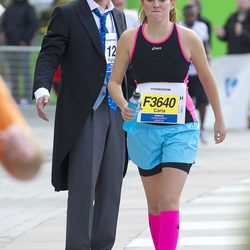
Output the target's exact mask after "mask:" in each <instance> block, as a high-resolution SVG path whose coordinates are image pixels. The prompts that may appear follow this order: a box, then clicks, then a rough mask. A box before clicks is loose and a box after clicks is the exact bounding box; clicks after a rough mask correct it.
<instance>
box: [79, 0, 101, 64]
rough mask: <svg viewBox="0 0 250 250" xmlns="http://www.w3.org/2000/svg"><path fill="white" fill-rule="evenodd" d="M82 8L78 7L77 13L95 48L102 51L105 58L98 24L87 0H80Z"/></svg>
mask: <svg viewBox="0 0 250 250" xmlns="http://www.w3.org/2000/svg"><path fill="white" fill-rule="evenodd" d="M79 4H80V8H78V9H77V15H78V17H79V19H80V21H81V23H82V24H83V26H84V27H85V29H86V30H87V32H88V35H89V37H90V38H91V40H92V42H93V44H94V46H95V48H96V49H97V51H98V52H99V53H100V55H101V56H102V57H103V58H104V59H105V55H104V52H103V49H102V43H101V39H100V34H99V31H98V28H97V26H96V22H95V19H94V18H93V14H92V12H91V10H90V8H89V5H88V3H87V1H86V0H79Z"/></svg>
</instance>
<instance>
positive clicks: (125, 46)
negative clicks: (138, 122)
mask: <svg viewBox="0 0 250 250" xmlns="http://www.w3.org/2000/svg"><path fill="white" fill-rule="evenodd" d="M135 33H136V29H131V30H127V31H125V32H124V33H123V34H122V36H121V38H120V40H119V42H118V47H117V52H116V56H115V62H114V65H113V69H112V74H111V77H110V81H109V83H108V91H109V93H110V95H111V96H112V98H113V100H114V101H115V102H116V104H117V105H118V106H119V108H120V109H121V111H122V116H123V119H124V120H131V119H133V117H134V115H133V114H132V112H131V109H129V108H128V107H127V106H128V102H127V101H126V99H125V98H124V96H123V92H122V80H123V77H124V75H125V72H126V70H127V67H128V65H129V63H130V51H131V50H132V44H133V40H134V36H135Z"/></svg>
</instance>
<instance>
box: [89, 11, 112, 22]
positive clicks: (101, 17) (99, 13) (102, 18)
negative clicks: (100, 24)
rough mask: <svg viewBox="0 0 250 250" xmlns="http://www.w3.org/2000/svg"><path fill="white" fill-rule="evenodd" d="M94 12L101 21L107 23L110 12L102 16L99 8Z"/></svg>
mask: <svg viewBox="0 0 250 250" xmlns="http://www.w3.org/2000/svg"><path fill="white" fill-rule="evenodd" d="M93 12H94V13H95V14H96V15H97V16H98V17H99V18H100V20H101V21H105V20H106V18H107V15H108V14H109V12H110V11H108V12H105V13H104V14H101V12H100V11H99V10H98V9H97V8H95V9H94V10H93Z"/></svg>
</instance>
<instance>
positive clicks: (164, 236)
mask: <svg viewBox="0 0 250 250" xmlns="http://www.w3.org/2000/svg"><path fill="white" fill-rule="evenodd" d="M178 237H179V211H164V212H161V215H160V232H159V241H158V250H176V247H177V242H178Z"/></svg>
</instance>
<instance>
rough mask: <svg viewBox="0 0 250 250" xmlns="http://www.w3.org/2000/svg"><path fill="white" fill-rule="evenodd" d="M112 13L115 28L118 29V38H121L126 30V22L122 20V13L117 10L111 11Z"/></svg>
mask: <svg viewBox="0 0 250 250" xmlns="http://www.w3.org/2000/svg"><path fill="white" fill-rule="evenodd" d="M111 13H112V16H113V18H114V22H115V28H116V32H117V34H118V38H120V36H121V34H122V33H123V31H124V30H125V25H124V22H123V20H122V18H121V14H120V12H119V11H118V10H117V9H116V8H114V9H113V10H112V11H111Z"/></svg>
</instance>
